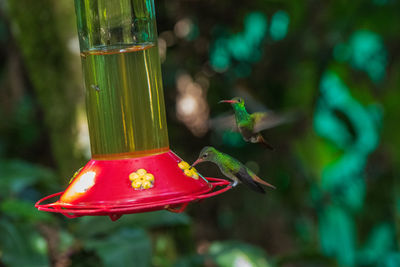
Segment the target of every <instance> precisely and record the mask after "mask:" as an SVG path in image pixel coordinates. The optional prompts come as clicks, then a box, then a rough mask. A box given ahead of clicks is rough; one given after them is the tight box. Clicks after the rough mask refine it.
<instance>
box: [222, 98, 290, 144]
mask: <svg viewBox="0 0 400 267" xmlns="http://www.w3.org/2000/svg"><path fill="white" fill-rule="evenodd" d="M219 103H230V104H231V105H232V107H233V110H234V111H235V119H236V125H237V127H238V128H239V132H240V133H241V134H242V137H243V139H244V140H245V141H247V142H251V143H261V144H263V145H265V146H266V147H267V148H269V149H271V150H274V148H273V147H272V146H271V145H270V144H269V143H267V141H265V139H264V137H263V136H262V135H261V133H260V131H262V130H265V129H267V128H271V127H273V126H275V125H277V124H280V123H282V122H283V121H284V120H285V119H284V118H283V117H282V118H280V117H278V116H276V115H273V114H272V113H270V112H254V113H252V114H249V113H248V112H247V110H246V107H245V105H244V100H243V98H241V97H234V98H232V99H231V100H222V101H219Z"/></svg>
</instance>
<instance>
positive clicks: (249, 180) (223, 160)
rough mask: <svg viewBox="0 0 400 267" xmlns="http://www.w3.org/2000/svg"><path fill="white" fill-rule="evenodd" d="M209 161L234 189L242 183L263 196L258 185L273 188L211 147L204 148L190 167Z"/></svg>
mask: <svg viewBox="0 0 400 267" xmlns="http://www.w3.org/2000/svg"><path fill="white" fill-rule="evenodd" d="M204 161H211V162H214V163H215V164H217V165H218V167H219V169H220V170H221V172H222V173H223V174H224V175H225V176H226V177H228V178H229V179H231V180H232V183H231V186H232V187H235V186H236V185H237V184H238V183H240V182H242V183H244V184H245V185H247V186H248V187H250V189H252V190H254V191H256V192H258V193H262V194H264V193H265V191H264V189H263V188H262V187H261V186H260V184H263V185H266V186H269V187H272V188H274V189H275V186H273V185H271V184H269V183H267V182H265V181H263V180H261V178H259V177H258V176H257V175H256V174H255V173H253V172H252V171H251V170H250V169H249V168H247V167H246V166H244V165H243V164H242V163H240V162H239V161H237V160H236V159H234V158H232V157H231V156H229V155H227V154H224V153H222V152H219V151H218V150H216V149H215V148H213V147H210V146H206V147H204V148H203V149H202V150H201V151H200V155H199V158H198V159H197V160H196V161H195V162H194V163H193V164H192V167H193V166H195V165H197V164H198V163H200V162H204Z"/></svg>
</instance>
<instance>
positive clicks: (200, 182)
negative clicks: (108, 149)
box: [35, 151, 231, 221]
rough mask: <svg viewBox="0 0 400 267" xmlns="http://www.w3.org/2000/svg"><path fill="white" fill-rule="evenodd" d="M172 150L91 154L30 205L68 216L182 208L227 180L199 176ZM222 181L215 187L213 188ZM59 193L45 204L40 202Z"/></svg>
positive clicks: (225, 184) (115, 215) (225, 185)
mask: <svg viewBox="0 0 400 267" xmlns="http://www.w3.org/2000/svg"><path fill="white" fill-rule="evenodd" d="M181 162H182V159H180V158H179V157H178V156H177V155H175V154H174V153H173V152H172V151H169V152H166V153H162V154H157V155H152V156H146V157H139V158H129V159H117V160H93V159H92V160H90V161H89V162H88V163H87V164H86V166H85V167H83V168H82V169H81V170H80V171H79V173H78V174H77V175H76V177H75V178H74V179H73V181H72V182H71V184H70V185H69V186H68V188H67V189H66V190H65V191H64V192H59V193H56V194H53V195H50V196H47V197H45V198H43V199H41V200H39V201H38V202H37V203H36V205H35V207H36V208H38V209H39V210H42V211H48V212H58V213H61V214H63V215H65V216H66V217H68V218H76V217H80V216H84V215H91V216H98V215H106V216H110V218H111V220H113V221H114V220H117V219H118V218H120V217H121V216H122V215H123V214H130V213H138V212H147V211H155V210H161V209H167V210H169V211H172V212H182V211H184V210H185V208H186V206H187V205H188V204H189V203H190V202H192V201H196V200H201V199H205V198H208V197H212V196H215V195H218V194H221V193H223V192H225V191H227V190H229V189H230V188H231V186H230V185H229V182H228V181H226V180H223V179H217V178H204V177H202V176H201V175H200V174H198V173H196V172H195V171H194V169H190V168H189V167H188V165H187V164H186V163H181ZM218 186H221V187H223V188H220V189H219V190H214V189H215V188H216V187H218ZM59 195H61V196H60V198H59V200H58V201H56V202H54V203H50V204H41V203H42V202H43V201H45V200H48V199H50V198H53V197H56V196H59Z"/></svg>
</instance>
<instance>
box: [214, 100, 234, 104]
mask: <svg viewBox="0 0 400 267" xmlns="http://www.w3.org/2000/svg"><path fill="white" fill-rule="evenodd" d="M221 103H229V104H233V103H238V102H237V101H236V100H221V101H219V102H218V104H221Z"/></svg>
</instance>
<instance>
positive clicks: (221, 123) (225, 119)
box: [209, 114, 239, 132]
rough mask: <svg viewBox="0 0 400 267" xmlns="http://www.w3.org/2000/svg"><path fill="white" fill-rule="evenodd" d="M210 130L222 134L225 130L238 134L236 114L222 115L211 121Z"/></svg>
mask: <svg viewBox="0 0 400 267" xmlns="http://www.w3.org/2000/svg"><path fill="white" fill-rule="evenodd" d="M209 125H210V128H211V129H213V130H215V131H217V132H222V131H224V130H230V131H232V132H238V131H239V129H238V127H237V125H236V119H235V115H234V114H222V115H219V116H217V117H215V118H212V119H210V120H209Z"/></svg>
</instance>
